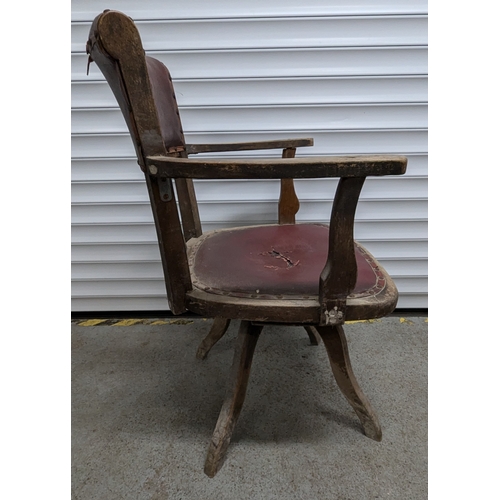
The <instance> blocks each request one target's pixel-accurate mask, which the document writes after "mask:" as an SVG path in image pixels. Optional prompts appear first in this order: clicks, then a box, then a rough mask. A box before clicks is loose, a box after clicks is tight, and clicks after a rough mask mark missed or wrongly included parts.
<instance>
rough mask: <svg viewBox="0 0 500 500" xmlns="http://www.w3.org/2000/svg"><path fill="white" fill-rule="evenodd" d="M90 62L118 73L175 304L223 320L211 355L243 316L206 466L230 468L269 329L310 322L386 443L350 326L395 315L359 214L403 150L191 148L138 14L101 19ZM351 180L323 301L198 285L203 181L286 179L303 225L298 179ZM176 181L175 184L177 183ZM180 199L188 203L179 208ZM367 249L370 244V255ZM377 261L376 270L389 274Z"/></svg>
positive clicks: (340, 206) (399, 163) (284, 199)
mask: <svg viewBox="0 0 500 500" xmlns="http://www.w3.org/2000/svg"><path fill="white" fill-rule="evenodd" d="M87 52H88V54H89V63H90V62H92V61H95V62H96V63H97V64H98V66H99V68H100V69H101V71H102V73H103V74H104V76H105V77H106V79H107V80H108V83H109V84H110V86H111V88H112V90H113V92H114V94H115V97H116V99H117V101H118V103H119V105H120V108H121V110H122V113H123V115H124V118H125V120H126V122H127V125H128V128H129V130H130V133H131V136H132V139H133V141H134V145H135V149H136V153H137V159H138V163H139V165H140V167H141V169H142V170H143V172H144V174H145V179H146V185H147V189H148V193H149V197H150V201H151V207H152V212H153V217H154V221H155V226H156V231H157V235H158V243H159V248H160V254H161V259H162V264H163V270H164V276H165V284H166V291H167V297H168V302H169V306H170V310H171V311H172V313H173V314H181V313H185V312H187V311H190V312H191V313H196V314H198V315H200V317H209V318H214V323H213V326H212V329H211V331H210V333H209V335H208V336H207V337H206V338H205V339H204V340H203V342H202V344H201V345H200V347H199V349H198V353H197V356H198V358H201V359H203V358H205V357H206V355H207V353H208V351H209V350H210V349H211V348H212V346H213V345H214V344H215V343H216V342H217V341H218V340H219V339H220V338H221V337H222V335H224V333H225V332H226V330H227V328H228V326H229V323H230V321H231V320H232V319H239V320H241V326H240V329H239V333H238V338H237V342H236V346H235V355H234V361H233V365H232V368H231V374H230V384H229V387H228V392H227V396H226V399H225V401H224V404H223V407H222V410H221V413H220V416H219V419H218V421H217V424H216V427H215V431H214V434H213V437H212V440H211V443H210V447H209V451H208V455H207V459H206V463H205V472H206V474H207V475H208V476H210V477H213V476H214V475H215V474H216V473H217V471H218V470H219V469H220V467H221V466H222V464H223V461H224V457H225V453H226V450H227V447H228V445H229V442H230V439H231V434H232V431H233V429H234V426H235V424H236V421H237V419H238V416H239V413H240V411H241V408H242V405H243V401H244V397H245V392H246V386H247V382H248V377H249V373H250V366H251V361H252V356H253V352H254V349H255V345H256V343H257V340H258V337H259V335H260V332H261V331H262V328H263V326H264V325H266V324H270V325H272V324H289V325H302V326H304V327H305V329H306V331H307V333H308V335H309V338H310V339H311V343H313V344H317V343H318V340H319V339H322V340H323V344H324V346H325V348H326V350H327V353H328V356H329V359H330V364H331V368H332V371H333V375H334V377H335V379H336V381H337V383H338V385H339V387H340V389H341V391H342V393H343V394H344V395H345V397H346V398H347V400H348V401H349V403H350V404H351V405H352V407H353V409H354V411H355V412H356V414H357V415H358V417H359V419H360V422H361V425H362V427H363V430H364V432H365V434H366V435H367V436H368V437H370V438H372V439H375V440H380V439H381V436H382V434H381V430H380V425H379V423H378V419H377V417H376V415H375V412H374V411H373V409H372V407H371V405H370V403H369V402H368V400H367V398H366V396H365V395H364V394H363V392H362V391H361V389H360V387H359V385H358V383H357V382H356V379H355V377H354V374H353V372H352V368H351V364H350V361H349V354H348V350H347V343H346V340H345V336H344V332H343V328H342V325H343V324H344V322H345V321H346V320H356V319H369V318H378V317H382V316H385V315H387V314H389V313H390V312H392V310H393V309H394V307H395V305H396V302H397V297H398V294H397V289H396V287H395V285H394V284H393V282H392V280H390V278H389V277H388V276H387V275H386V274H383V283H384V286H383V287H382V288H383V289H382V290H381V291H380V293H378V294H377V296H376V297H374V296H369V297H358V298H356V297H354V298H353V296H352V292H353V289H354V287H355V284H356V279H357V264H356V259H355V245H357V243H355V241H354V238H353V227H354V215H355V210H356V206H357V202H358V198H359V194H360V192H361V189H362V186H363V183H364V180H365V178H366V177H367V176H381V175H400V174H403V173H404V172H405V169H406V164H407V160H406V158H404V157H402V156H353V157H349V156H345V157H314V158H295V152H296V148H298V147H303V146H311V145H312V144H313V140H312V139H279V140H272V141H265V142H254V143H237V144H196V145H190V144H186V143H185V140H184V135H183V131H182V126H181V123H180V117H179V112H178V109H177V104H176V102H175V93H174V90H173V86H172V82H171V78H170V75H169V73H168V70H167V69H166V68H165V67H164V66H163V65H162V64H161V63H159V62H158V61H156V60H155V59H153V58H150V57H147V56H146V55H145V52H144V49H143V47H142V42H141V39H140V36H139V32H138V30H137V28H136V26H135V24H134V23H133V21H132V20H131V19H130V18H129V17H127V16H126V15H124V14H122V13H120V12H117V11H104V12H103V13H102V14H100V15H99V16H97V17H96V19H95V20H94V23H93V25H92V28H91V30H90V34H89V41H88V42H87ZM257 149H262V150H265V149H282V150H283V155H282V158H281V159H280V158H277V159H241V160H234V159H223V160H221V159H206V158H204V159H192V158H190V157H189V155H195V154H198V153H216V152H222V151H226V152H227V151H249V150H257ZM332 177H337V178H340V180H339V183H338V186H337V190H336V193H335V196H334V200H333V206H332V213H331V220H330V226H329V227H330V229H329V239H328V254H327V255H328V257H327V260H326V264H325V266H324V268H323V271H322V272H321V275H320V276H319V277H318V292H317V296H314V297H307V298H303V299H301V298H298V299H296V300H290V299H286V298H280V297H279V296H276V297H271V298H265V299H262V298H259V297H246V298H241V297H234V296H231V295H230V294H229V295H228V294H226V295H214V294H213V293H210V292H209V291H206V290H203V289H201V288H199V287H197V286H196V275H195V272H194V267H193V261H194V260H195V259H196V255H197V254H196V251H197V248H198V246H199V245H200V244H201V242H202V240H203V238H205V237H206V235H202V230H201V224H200V218H199V214H198V207H197V203H196V197H195V191H194V186H193V179H280V181H281V195H280V200H279V203H278V219H279V224H282V225H288V224H295V214H296V213H297V211H298V209H299V201H298V199H297V195H296V193H295V190H294V185H293V179H298V178H300V179H308V178H332ZM174 182H175V190H174ZM177 201H178V203H179V209H178V208H177ZM365 252H366V251H365ZM366 254H367V258H368V259H372V261H373V262H375V264H374V266H375V267H374V269H377V270H379V269H380V271H379V272H380V273H385V272H384V271H383V270H382V268H381V267H380V266H379V265H378V263H376V261H375V259H374V258H373V257H372V256H371V255H369V254H368V253H367V252H366Z"/></svg>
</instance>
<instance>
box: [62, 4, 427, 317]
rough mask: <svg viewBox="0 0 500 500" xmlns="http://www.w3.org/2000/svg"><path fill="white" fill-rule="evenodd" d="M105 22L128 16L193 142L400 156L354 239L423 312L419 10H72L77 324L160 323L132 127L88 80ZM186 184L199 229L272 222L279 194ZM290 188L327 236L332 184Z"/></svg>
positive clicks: (158, 279) (423, 12)
mask: <svg viewBox="0 0 500 500" xmlns="http://www.w3.org/2000/svg"><path fill="white" fill-rule="evenodd" d="M106 8H113V9H117V10H121V11H123V12H124V13H126V14H127V15H129V16H131V17H132V18H133V19H134V20H135V21H136V23H137V25H138V28H139V30H140V32H141V35H142V37H143V43H144V46H145V50H146V52H147V53H149V54H151V55H153V56H154V57H157V58H158V59H160V60H161V61H163V62H164V63H165V64H166V65H167V66H168V67H169V69H170V71H171V73H172V78H173V80H174V84H175V88H176V94H177V100H178V102H179V106H180V112H181V117H182V120H183V125H184V130H185V134H186V139H187V141H188V142H190V143H203V142H234V141H253V140H266V139H272V138H289V137H290V138H292V137H314V139H315V146H314V147H312V148H303V149H301V150H298V151H297V153H298V154H299V155H301V156H315V155H329V154H369V153H395V154H403V155H406V156H408V159H409V163H408V170H407V174H406V175H405V176H404V177H394V178H391V177H384V178H371V179H368V180H367V181H366V183H365V187H364V188H363V191H362V193H361V199H360V202H359V206H358V210H357V213H356V227H355V233H356V234H355V237H356V239H358V240H359V241H360V242H362V243H363V244H364V245H366V247H367V248H368V249H369V250H370V251H371V252H372V253H373V254H374V255H375V256H376V257H377V258H378V259H379V260H380V262H381V263H382V264H383V265H384V267H385V268H386V269H387V270H388V271H389V273H391V275H392V276H393V277H394V279H395V281H396V284H397V286H398V289H399V291H400V300H399V303H398V307H399V308H425V307H427V3H426V2H422V1H407V2H400V1H396V0H393V1H386V2H381V1H380V2H376V1H375V2H373V1H368V0H364V1H363V0H361V1H358V2H356V3H354V4H353V3H352V2H347V1H344V2H341V1H331V0H329V1H326V0H323V1H314V2H305V1H304V0H300V1H299V0H287V1H285V0H277V1H274V2H269V1H264V0H253V1H244V2H243V1H241V2H232V1H229V0H225V1H217V2H215V1H201V0H199V1H196V0H187V1H183V2H172V1H169V0H163V1H157V0H154V1H149V2H137V1H131V0H129V1H126V0H123V1H120V0H116V1H113V2H103V1H95V0H94V1H93V0H90V1H89V0H73V2H72V285H73V286H72V309H73V311H75V312H82V311H125V310H145V311H147V310H152V311H153V310H167V309H168V304H167V301H166V298H165V286H164V283H163V277H162V270H161V262H160V255H159V251H158V247H157V243H156V235H155V230H154V224H153V220H152V214H151V209H150V207H149V202H148V197H147V192H146V187H145V182H144V179H143V174H142V172H141V171H140V169H139V167H138V165H137V163H136V160H135V157H134V148H133V146H132V142H131V140H130V138H129V136H128V133H127V131H126V126H125V122H124V120H123V118H122V116H121V114H120V111H119V109H118V106H117V104H116V101H115V99H114V97H113V95H112V93H111V91H110V90H109V88H108V86H107V83H106V82H105V81H104V79H103V77H102V75H101V74H100V72H99V70H98V69H97V67H96V66H95V65H92V66H91V70H90V74H89V76H86V65H87V57H86V55H85V43H86V40H87V35H88V30H89V27H90V23H91V21H92V20H93V19H94V17H95V16H96V15H97V14H99V13H100V12H102V11H103V10H104V9H106ZM276 154H278V153H276ZM268 155H269V153H267V152H265V153H264V152H256V153H255V154H251V153H248V152H246V153H245V152H243V153H241V154H240V156H268ZM199 156H202V155H199ZM226 156H233V157H235V156H237V154H235V153H231V154H226ZM195 186H196V193H197V197H198V202H199V207H200V215H201V218H202V224H203V229H204V231H207V230H211V229H215V228H218V227H230V226H238V225H242V224H258V223H263V222H275V221H276V219H277V199H278V196H279V181H259V180H252V181H195ZM296 189H297V193H298V195H299V198H300V200H301V208H300V211H299V213H298V214H297V220H298V222H309V221H311V222H312V221H315V222H328V220H329V215H330V209H331V203H332V197H333V193H334V189H335V181H331V180H329V181H325V180H299V181H296Z"/></svg>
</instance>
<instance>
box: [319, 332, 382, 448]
mask: <svg viewBox="0 0 500 500" xmlns="http://www.w3.org/2000/svg"><path fill="white" fill-rule="evenodd" d="M317 330H318V332H319V334H320V335H321V338H322V340H323V344H324V345H325V348H326V352H327V353H328V359H329V360H330V366H331V368H332V372H333V375H334V377H335V380H336V381H337V384H338V386H339V389H340V390H341V392H342V394H343V395H344V396H345V397H346V399H347V401H348V402H349V404H350V405H351V406H352V407H353V408H354V411H355V412H356V415H357V416H358V418H359V420H360V422H361V425H362V427H363V430H364V432H365V434H366V436H368V437H369V438H371V439H374V440H375V441H381V440H382V430H381V428H380V424H379V421H378V418H377V415H376V413H375V411H374V410H373V408H372V406H371V404H370V402H369V401H368V399H367V397H366V396H365V395H364V394H363V391H362V390H361V388H360V387H359V384H358V382H357V380H356V377H355V376H354V372H353V370H352V366H351V360H350V357H349V350H348V348H347V340H346V338H345V334H344V330H343V328H342V326H340V325H335V326H318V327H317Z"/></svg>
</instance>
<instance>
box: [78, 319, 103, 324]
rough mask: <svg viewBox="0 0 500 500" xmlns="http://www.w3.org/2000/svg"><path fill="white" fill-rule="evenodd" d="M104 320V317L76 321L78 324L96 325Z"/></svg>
mask: <svg viewBox="0 0 500 500" xmlns="http://www.w3.org/2000/svg"><path fill="white" fill-rule="evenodd" d="M105 321H106V320H105V319H88V320H86V321H82V322H81V323H78V326H96V325H100V324H101V323H104V322H105Z"/></svg>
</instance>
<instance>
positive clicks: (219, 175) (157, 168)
mask: <svg viewBox="0 0 500 500" xmlns="http://www.w3.org/2000/svg"><path fill="white" fill-rule="evenodd" d="M407 162H408V160H407V158H406V157H404V156H382V155H377V156H327V157H315V158H273V159H250V160H221V159H214V160H212V159H200V160H198V159H191V158H176V157H173V156H148V157H147V158H146V167H147V170H148V173H149V174H150V175H152V176H157V177H166V178H174V179H175V178H188V179H308V178H322V177H366V176H380V175H401V174H404V173H405V172H406V164H407Z"/></svg>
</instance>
